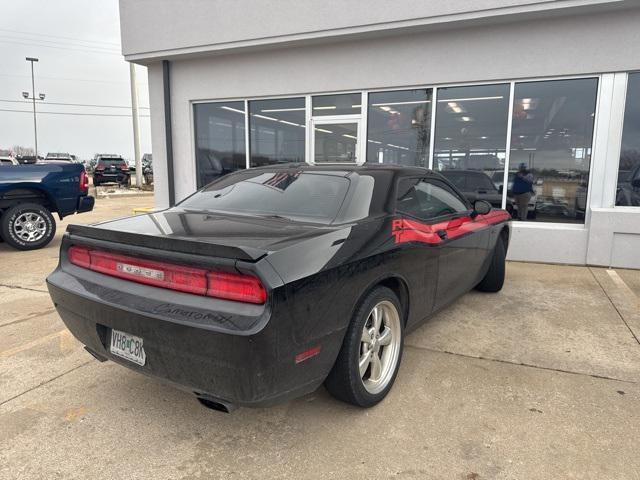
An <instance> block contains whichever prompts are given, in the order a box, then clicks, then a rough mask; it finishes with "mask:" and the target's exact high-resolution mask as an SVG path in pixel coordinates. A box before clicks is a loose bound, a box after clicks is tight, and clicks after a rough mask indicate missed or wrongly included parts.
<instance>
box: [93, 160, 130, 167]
mask: <svg viewBox="0 0 640 480" xmlns="http://www.w3.org/2000/svg"><path fill="white" fill-rule="evenodd" d="M123 163H124V160H123V159H121V158H101V159H100V160H98V165H104V166H105V167H110V166H112V165H113V166H114V167H119V166H120V165H122V164H123Z"/></svg>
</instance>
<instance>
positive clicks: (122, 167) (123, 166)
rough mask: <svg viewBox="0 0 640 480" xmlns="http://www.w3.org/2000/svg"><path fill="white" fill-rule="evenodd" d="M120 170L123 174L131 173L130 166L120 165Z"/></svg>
mask: <svg viewBox="0 0 640 480" xmlns="http://www.w3.org/2000/svg"><path fill="white" fill-rule="evenodd" d="M120 170H122V171H123V172H127V171H129V165H127V164H126V163H123V164H122V165H120Z"/></svg>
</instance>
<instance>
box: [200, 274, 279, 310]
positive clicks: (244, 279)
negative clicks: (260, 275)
mask: <svg viewBox="0 0 640 480" xmlns="http://www.w3.org/2000/svg"><path fill="white" fill-rule="evenodd" d="M207 280H208V288H207V295H208V296H209V297H216V298H226V299H227V300H235V301H237V302H245V303H258V304H262V303H264V302H265V301H266V300H267V292H266V291H265V289H264V287H263V286H262V284H261V283H260V280H258V279H257V278H256V277H253V276H251V275H240V274H238V273H226V272H209V273H208V274H207Z"/></svg>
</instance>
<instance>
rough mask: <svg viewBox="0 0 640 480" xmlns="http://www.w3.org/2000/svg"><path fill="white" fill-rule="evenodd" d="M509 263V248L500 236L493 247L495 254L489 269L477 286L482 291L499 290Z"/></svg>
mask: <svg viewBox="0 0 640 480" xmlns="http://www.w3.org/2000/svg"><path fill="white" fill-rule="evenodd" d="M506 263H507V248H506V246H505V242H504V241H503V239H502V237H500V238H498V241H497V242H496V246H495V247H494V249H493V256H492V258H491V264H490V265H489V270H488V271H487V274H486V275H485V276H484V278H483V279H482V280H481V281H480V283H479V284H478V285H476V288H477V289H478V290H480V291H481V292H499V291H500V290H502V286H503V285H504V276H505V268H506Z"/></svg>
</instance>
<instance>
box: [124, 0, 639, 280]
mask: <svg viewBox="0 0 640 480" xmlns="http://www.w3.org/2000/svg"><path fill="white" fill-rule="evenodd" d="M120 16H121V28H122V45H123V52H124V55H125V58H126V59H127V60H128V61H131V62H135V63H138V64H141V65H145V66H147V67H148V71H149V91H150V106H151V129H152V146H153V155H154V177H155V184H156V202H157V206H158V207H166V206H169V205H172V204H174V203H176V202H179V201H180V200H181V199H183V198H185V197H186V196H188V195H189V194H191V193H192V192H194V191H195V190H196V189H197V188H199V187H201V186H203V185H205V184H207V183H208V182H210V181H212V180H214V179H216V178H217V177H219V176H221V175H224V174H226V173H229V172H232V171H235V170H238V169H244V168H250V167H255V166H261V165H268V164H276V163H284V162H307V163H311V164H313V163H315V164H328V163H355V164H361V163H364V162H374V163H389V164H401V165H419V166H424V167H427V168H431V169H433V170H437V171H443V172H445V174H446V175H447V176H448V177H449V178H450V179H451V180H452V181H453V182H454V183H456V184H457V185H458V186H459V188H460V189H461V190H462V191H464V192H465V193H468V194H469V195H476V196H477V195H487V194H491V193H493V194H495V195H496V196H497V198H498V200H497V202H498V204H499V205H500V204H501V205H502V207H503V208H509V209H514V208H515V209H516V210H517V203H516V202H514V199H513V194H512V191H511V186H512V184H513V178H514V176H515V175H516V172H517V171H518V170H519V169H526V170H527V173H530V174H531V175H532V178H533V192H532V195H531V199H530V201H529V207H528V211H527V213H526V214H524V212H517V211H516V212H514V214H518V213H519V214H520V216H521V217H523V220H520V221H514V222H513V234H512V243H511V246H510V249H509V258H510V259H512V260H525V261H539V262H553V263H567V264H577V265H585V264H587V265H601V266H615V267H629V268H640V3H639V2H638V1H628V0H558V1H530V0H503V1H496V0H478V1H473V2H469V1H462V0H448V1H441V0H432V1H424V2H416V1H410V0H397V1H395V2H388V1H381V0H367V1H364V0H362V1H360V0H358V1H356V0H344V1H335V0H329V1H324V2H316V1H312V0H277V1H258V0H252V1H249V0H164V1H163V2H156V1H153V0H120ZM310 201H311V200H310ZM524 217H526V219H524Z"/></svg>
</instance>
